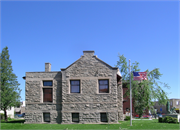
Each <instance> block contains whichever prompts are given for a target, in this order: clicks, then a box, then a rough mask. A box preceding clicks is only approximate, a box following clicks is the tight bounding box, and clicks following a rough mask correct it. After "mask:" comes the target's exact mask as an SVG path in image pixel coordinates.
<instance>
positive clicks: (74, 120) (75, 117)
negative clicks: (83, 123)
mask: <svg viewBox="0 0 180 130" xmlns="http://www.w3.org/2000/svg"><path fill="white" fill-rule="evenodd" d="M72 122H79V113H72Z"/></svg>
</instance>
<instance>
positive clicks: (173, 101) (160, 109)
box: [154, 98, 180, 114]
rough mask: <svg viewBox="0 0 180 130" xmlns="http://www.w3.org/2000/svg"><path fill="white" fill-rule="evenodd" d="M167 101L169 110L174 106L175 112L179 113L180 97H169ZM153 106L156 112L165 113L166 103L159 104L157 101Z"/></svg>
mask: <svg viewBox="0 0 180 130" xmlns="http://www.w3.org/2000/svg"><path fill="white" fill-rule="evenodd" d="M169 103H170V110H171V108H172V107H175V108H176V112H177V113H179V110H180V99H175V98H172V99H169ZM154 108H155V109H157V113H164V114H167V113H168V112H167V110H166V105H159V103H158V102H155V105H154Z"/></svg>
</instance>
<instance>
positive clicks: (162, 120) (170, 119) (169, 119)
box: [158, 116, 178, 123]
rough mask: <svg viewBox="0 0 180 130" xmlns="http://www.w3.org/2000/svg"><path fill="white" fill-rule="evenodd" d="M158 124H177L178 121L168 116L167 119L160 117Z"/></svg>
mask: <svg viewBox="0 0 180 130" xmlns="http://www.w3.org/2000/svg"><path fill="white" fill-rule="evenodd" d="M158 122H160V123H177V122H178V119H177V118H173V117H171V116H166V117H165V118H162V117H159V119H158Z"/></svg>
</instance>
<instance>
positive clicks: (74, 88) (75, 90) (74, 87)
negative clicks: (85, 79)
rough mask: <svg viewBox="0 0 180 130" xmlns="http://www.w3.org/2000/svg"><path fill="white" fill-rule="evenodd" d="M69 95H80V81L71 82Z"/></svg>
mask: <svg viewBox="0 0 180 130" xmlns="http://www.w3.org/2000/svg"><path fill="white" fill-rule="evenodd" d="M70 82H71V93H80V80H71V81H70Z"/></svg>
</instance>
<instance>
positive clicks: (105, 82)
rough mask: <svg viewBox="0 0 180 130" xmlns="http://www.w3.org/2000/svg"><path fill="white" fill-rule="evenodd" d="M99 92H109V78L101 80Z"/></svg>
mask: <svg viewBox="0 0 180 130" xmlns="http://www.w3.org/2000/svg"><path fill="white" fill-rule="evenodd" d="M99 93H109V80H108V79H106V80H99Z"/></svg>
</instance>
